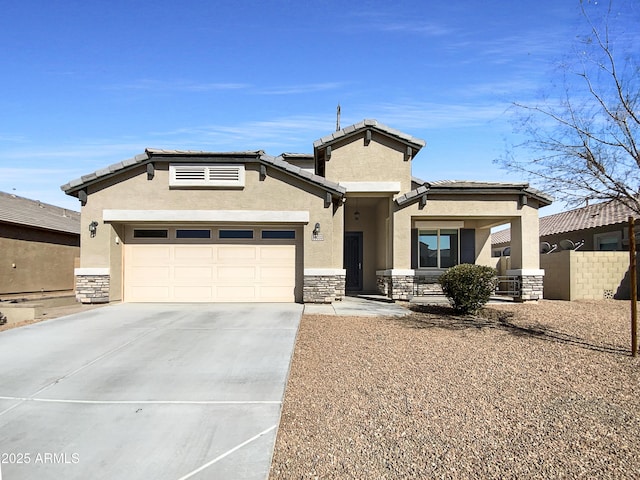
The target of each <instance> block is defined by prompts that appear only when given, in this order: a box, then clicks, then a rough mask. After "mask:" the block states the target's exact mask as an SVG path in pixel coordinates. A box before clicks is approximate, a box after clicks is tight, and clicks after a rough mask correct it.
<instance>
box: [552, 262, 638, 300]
mask: <svg viewBox="0 0 640 480" xmlns="http://www.w3.org/2000/svg"><path fill="white" fill-rule="evenodd" d="M540 263H541V267H542V268H544V270H545V279H544V296H545V298H549V299H560V300H601V299H603V298H610V297H615V298H628V296H629V287H628V283H627V282H628V279H627V273H628V271H629V253H628V252H581V251H575V250H565V251H562V252H557V253H556V252H554V253H551V254H549V255H541V257H540Z"/></svg>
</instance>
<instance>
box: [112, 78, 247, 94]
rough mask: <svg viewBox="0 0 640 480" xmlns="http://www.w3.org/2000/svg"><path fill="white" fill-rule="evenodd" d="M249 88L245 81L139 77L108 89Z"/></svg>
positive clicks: (224, 89) (201, 90)
mask: <svg viewBox="0 0 640 480" xmlns="http://www.w3.org/2000/svg"><path fill="white" fill-rule="evenodd" d="M248 88H251V85H250V84H247V83H235V82H191V81H182V80H177V81H161V80H152V79H141V80H137V81H134V82H130V83H121V84H115V85H110V86H108V87H107V89H109V90H141V91H153V92H166V91H178V92H213V91H226V90H245V89H248Z"/></svg>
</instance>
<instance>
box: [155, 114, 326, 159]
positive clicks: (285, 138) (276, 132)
mask: <svg viewBox="0 0 640 480" xmlns="http://www.w3.org/2000/svg"><path fill="white" fill-rule="evenodd" d="M334 125H335V117H333V116H331V115H327V116H326V117H324V118H319V117H318V116H316V115H314V116H311V115H295V116H290V117H281V118H276V119H273V120H261V121H260V120H258V121H251V122H241V123H238V124H226V125H219V124H210V125H199V126H191V127H182V128H178V129H175V130H171V131H165V132H153V133H152V135H153V138H154V139H155V140H157V141H159V142H164V143H165V144H168V145H172V146H173V148H182V147H184V148H191V149H205V150H206V149H209V150H213V151H225V150H269V153H271V154H279V153H282V152H292V151H293V152H310V151H311V150H312V149H313V141H314V140H316V139H317V138H320V137H321V136H322V135H325V134H326V133H327V132H328V131H329V132H330V131H332V129H333V126H334Z"/></svg>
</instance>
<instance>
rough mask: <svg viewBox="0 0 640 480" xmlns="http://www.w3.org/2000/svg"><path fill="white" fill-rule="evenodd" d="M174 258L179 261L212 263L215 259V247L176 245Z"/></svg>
mask: <svg viewBox="0 0 640 480" xmlns="http://www.w3.org/2000/svg"><path fill="white" fill-rule="evenodd" d="M174 259H175V261H179V262H182V261H184V262H189V261H193V262H196V263H213V262H214V261H215V259H216V258H215V249H214V248H213V247H212V246H210V245H193V246H187V245H176V246H175V247H174Z"/></svg>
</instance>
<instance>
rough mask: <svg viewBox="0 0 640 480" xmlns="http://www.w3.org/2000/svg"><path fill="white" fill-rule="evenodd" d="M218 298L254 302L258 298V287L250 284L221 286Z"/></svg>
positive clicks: (219, 299) (227, 300) (224, 300)
mask: <svg viewBox="0 0 640 480" xmlns="http://www.w3.org/2000/svg"><path fill="white" fill-rule="evenodd" d="M216 290H217V292H216V293H217V300H218V301H220V302H252V301H255V298H256V296H257V295H256V293H257V292H256V287H254V286H249V285H227V286H219V287H217V288H216Z"/></svg>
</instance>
